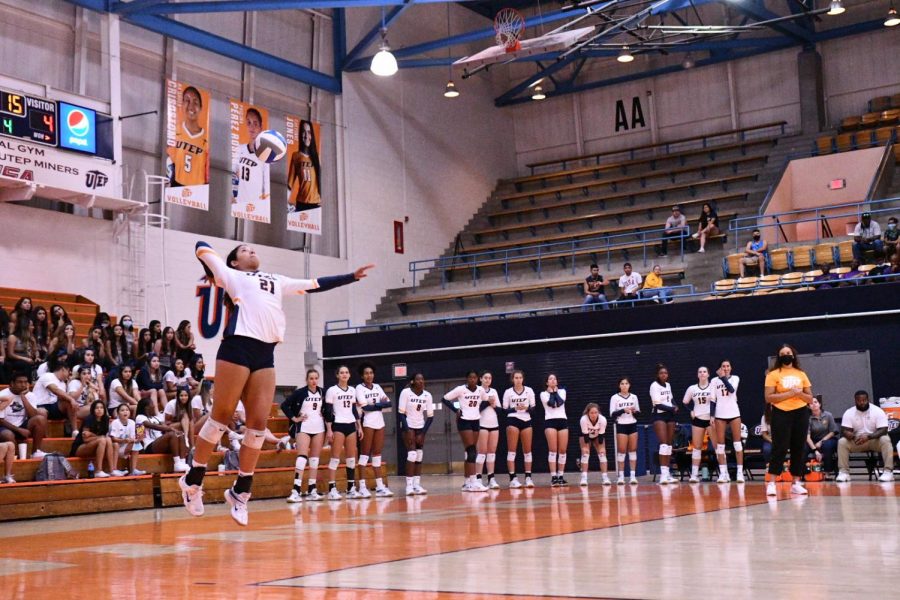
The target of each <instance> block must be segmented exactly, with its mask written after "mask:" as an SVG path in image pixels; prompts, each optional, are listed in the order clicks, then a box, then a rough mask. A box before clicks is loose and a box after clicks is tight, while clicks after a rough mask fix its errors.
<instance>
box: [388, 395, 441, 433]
mask: <svg viewBox="0 0 900 600" xmlns="http://www.w3.org/2000/svg"><path fill="white" fill-rule="evenodd" d="M397 410H398V411H399V412H400V414H404V415H406V424H407V425H409V428H410V429H422V428H423V427H425V417H432V416H434V400H433V399H432V397H431V393H430V392H429V391H428V390H422V393H421V394H416V393H415V392H414V391H412V389H411V388H403V390H402V391H401V392H400V400H399V401H398V402H397Z"/></svg>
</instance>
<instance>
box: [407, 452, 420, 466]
mask: <svg viewBox="0 0 900 600" xmlns="http://www.w3.org/2000/svg"><path fill="white" fill-rule="evenodd" d="M417 456H418V454H417V453H416V451H415V450H409V451H407V452H406V462H411V463H414V462H416V461H417Z"/></svg>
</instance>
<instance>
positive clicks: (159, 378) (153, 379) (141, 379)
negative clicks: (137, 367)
mask: <svg viewBox="0 0 900 600" xmlns="http://www.w3.org/2000/svg"><path fill="white" fill-rule="evenodd" d="M138 388H140V391H141V398H147V399H149V400H150V402H151V403H152V405H153V409H152V410H151V411H150V414H151V415H156V414H159V413H161V412H162V411H163V409H164V408H165V406H166V391H165V384H164V383H163V370H162V367H160V366H159V357H158V356H156V354H154V353H152V352H151V353H150V354H148V355H147V364H146V365H144V366H143V367H142V368H141V372H140V373H138Z"/></svg>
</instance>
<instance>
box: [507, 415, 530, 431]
mask: <svg viewBox="0 0 900 600" xmlns="http://www.w3.org/2000/svg"><path fill="white" fill-rule="evenodd" d="M506 427H507V428H509V427H515V428H516V429H518V430H519V431H522V430H523V429H531V427H532V424H531V421H523V420H522V419H519V418H516V417H510V418H509V419H508V420H507V421H506Z"/></svg>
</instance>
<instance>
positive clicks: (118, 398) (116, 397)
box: [79, 379, 140, 411]
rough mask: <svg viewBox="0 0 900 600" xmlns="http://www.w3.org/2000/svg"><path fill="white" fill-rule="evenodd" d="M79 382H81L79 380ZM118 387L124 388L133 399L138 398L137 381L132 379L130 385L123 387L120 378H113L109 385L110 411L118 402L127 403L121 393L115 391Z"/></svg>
mask: <svg viewBox="0 0 900 600" xmlns="http://www.w3.org/2000/svg"><path fill="white" fill-rule="evenodd" d="M79 383H81V382H79ZM119 388H123V389H124V390H125V393H126V394H128V395H129V396H131V397H132V398H135V399H139V398H140V396H139V395H138V394H139V393H140V391H139V390H138V384H137V381H135V380H134V379H132V380H131V387H130V388H127V387H125V384H123V383H122V382H121V381H120V380H118V379H115V380H113V382H112V385H110V386H109V409H110V411H112V410H113V409H114V408H116V407H118V406H119V405H120V404H127V403H128V402H127V401H126V400H125V398H124V397H122V395H121V394H119V392H118V391H117V390H118V389H119Z"/></svg>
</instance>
